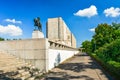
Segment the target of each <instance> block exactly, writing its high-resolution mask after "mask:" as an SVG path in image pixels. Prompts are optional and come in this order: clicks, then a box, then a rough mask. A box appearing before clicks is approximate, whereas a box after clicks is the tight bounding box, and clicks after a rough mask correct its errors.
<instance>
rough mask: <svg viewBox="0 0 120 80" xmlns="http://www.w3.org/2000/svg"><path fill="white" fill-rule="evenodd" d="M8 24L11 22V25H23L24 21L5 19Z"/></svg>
mask: <svg viewBox="0 0 120 80" xmlns="http://www.w3.org/2000/svg"><path fill="white" fill-rule="evenodd" d="M5 21H6V22H11V23H14V24H15V23H19V24H22V21H16V20H15V19H5Z"/></svg>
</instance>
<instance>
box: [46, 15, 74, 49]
mask: <svg viewBox="0 0 120 80" xmlns="http://www.w3.org/2000/svg"><path fill="white" fill-rule="evenodd" d="M46 30H47V31H46V32H47V33H46V37H47V38H48V39H49V40H51V41H55V42H58V43H61V44H64V45H67V46H71V47H74V48H76V39H75V37H74V35H73V34H72V33H71V31H70V30H69V28H68V27H67V25H66V24H65V22H64V21H63V19H62V18H61V17H58V18H49V19H48V21H47V28H46Z"/></svg>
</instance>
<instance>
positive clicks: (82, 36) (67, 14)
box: [0, 0, 120, 47]
mask: <svg viewBox="0 0 120 80" xmlns="http://www.w3.org/2000/svg"><path fill="white" fill-rule="evenodd" d="M36 17H40V18H41V23H42V27H43V33H44V34H45V35H46V22H47V19H48V18H54V17H62V18H63V20H64V21H65V23H66V24H67V26H68V27H69V29H70V30H71V32H72V33H73V34H74V35H75V37H76V39H77V46H78V47H79V46H80V45H81V43H82V42H83V41H84V40H91V38H92V36H93V35H94V28H95V27H96V26H97V25H98V24H100V23H108V24H111V23H112V22H115V21H116V22H117V23H119V22H120V0H0V37H4V38H9V39H13V38H22V39H29V38H31V36H32V32H33V29H34V23H33V19H34V18H36Z"/></svg>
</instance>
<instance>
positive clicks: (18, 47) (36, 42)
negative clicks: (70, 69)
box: [0, 38, 49, 71]
mask: <svg viewBox="0 0 120 80" xmlns="http://www.w3.org/2000/svg"><path fill="white" fill-rule="evenodd" d="M0 45H1V46H0V51H4V52H6V53H9V54H11V55H14V56H17V57H18V58H22V59H24V60H25V61H26V62H29V63H31V64H33V65H34V66H35V67H37V68H39V69H40V70H42V71H46V70H48V69H47V68H48V67H47V66H46V65H48V48H49V46H48V45H49V44H48V39H44V38H43V39H28V40H13V41H0Z"/></svg>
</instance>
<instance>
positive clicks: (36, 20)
mask: <svg viewBox="0 0 120 80" xmlns="http://www.w3.org/2000/svg"><path fill="white" fill-rule="evenodd" d="M34 26H35V30H37V29H36V28H38V30H39V31H41V32H42V25H41V23H40V18H39V17H37V18H35V19H34Z"/></svg>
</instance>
